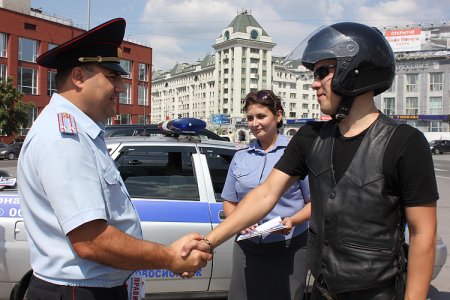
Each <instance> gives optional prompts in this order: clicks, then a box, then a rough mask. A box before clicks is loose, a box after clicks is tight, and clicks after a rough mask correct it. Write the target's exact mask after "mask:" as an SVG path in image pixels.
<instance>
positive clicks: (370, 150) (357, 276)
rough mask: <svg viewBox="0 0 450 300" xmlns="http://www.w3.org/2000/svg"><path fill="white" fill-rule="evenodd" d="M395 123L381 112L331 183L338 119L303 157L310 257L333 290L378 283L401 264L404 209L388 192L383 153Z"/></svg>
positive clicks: (312, 265)
mask: <svg viewBox="0 0 450 300" xmlns="http://www.w3.org/2000/svg"><path fill="white" fill-rule="evenodd" d="M396 128H397V124H396V123H395V122H394V121H393V120H391V119H390V118H388V117H386V116H385V115H383V114H381V113H380V116H379V118H378V119H377V120H376V121H375V122H374V123H373V124H372V125H371V127H370V128H369V129H368V132H367V133H366V135H365V137H364V138H363V140H362V142H361V144H360V146H359V148H358V150H357V152H356V154H355V156H354V158H353V160H352V161H351V163H350V165H349V166H348V168H347V170H346V172H345V174H344V175H343V176H342V178H340V179H339V182H337V183H335V179H334V176H333V165H332V163H333V162H332V153H333V145H334V137H335V136H336V135H335V134H336V130H338V128H337V125H336V124H333V123H328V124H326V125H325V126H324V127H323V128H322V129H321V131H320V133H319V136H318V137H317V138H316V140H315V141H314V143H313V146H312V149H311V152H310V155H309V157H308V159H307V164H308V168H309V174H308V175H309V184H310V187H311V199H312V202H311V203H312V214H311V219H310V230H309V236H308V263H309V267H310V269H311V272H312V273H313V275H314V277H315V278H317V276H318V275H319V274H320V273H322V274H323V276H324V278H325V281H326V284H327V286H328V289H329V290H330V291H331V292H333V293H341V292H346V291H352V290H361V289H366V288H371V287H375V286H380V285H382V284H383V283H386V282H388V281H390V280H392V279H393V278H394V277H395V276H396V275H397V274H398V273H399V271H400V269H402V268H403V265H404V254H403V251H402V242H403V236H404V223H405V222H404V213H403V208H402V207H401V205H400V199H399V197H395V196H390V195H387V194H386V190H385V179H384V175H383V157H384V153H385V150H386V146H387V144H388V142H389V140H390V138H391V136H392V134H393V133H394V131H395V129H396Z"/></svg>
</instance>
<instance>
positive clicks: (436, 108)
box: [428, 97, 442, 115]
mask: <svg viewBox="0 0 450 300" xmlns="http://www.w3.org/2000/svg"><path fill="white" fill-rule="evenodd" d="M428 112H429V114H430V115H440V114H442V97H430V105H429V109H428Z"/></svg>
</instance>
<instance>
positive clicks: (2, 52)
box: [0, 32, 8, 57]
mask: <svg viewBox="0 0 450 300" xmlns="http://www.w3.org/2000/svg"><path fill="white" fill-rule="evenodd" d="M6 44H7V36H6V33H3V32H0V57H6V49H7V48H8V47H7V45H6Z"/></svg>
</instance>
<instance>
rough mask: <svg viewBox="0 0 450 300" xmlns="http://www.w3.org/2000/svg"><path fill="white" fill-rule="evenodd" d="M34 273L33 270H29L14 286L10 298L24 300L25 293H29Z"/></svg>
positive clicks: (10, 299)
mask: <svg viewBox="0 0 450 300" xmlns="http://www.w3.org/2000/svg"><path fill="white" fill-rule="evenodd" d="M32 275H33V271H29V272H28V273H27V274H25V276H24V277H23V278H22V280H20V282H19V283H18V284H16V285H15V286H14V288H13V289H12V291H11V295H10V296H9V300H24V299H25V294H26V293H27V290H28V286H29V285H30V281H31V276H32Z"/></svg>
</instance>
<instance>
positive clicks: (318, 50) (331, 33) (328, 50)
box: [284, 26, 359, 71]
mask: <svg viewBox="0 0 450 300" xmlns="http://www.w3.org/2000/svg"><path fill="white" fill-rule="evenodd" d="M358 51H359V46H358V44H357V43H356V42H355V41H354V40H353V39H352V38H351V37H348V36H345V35H344V34H342V33H341V32H339V31H338V30H336V29H334V28H333V27H331V26H322V27H320V28H318V29H316V30H315V31H314V32H313V33H311V34H310V35H309V36H308V37H307V38H305V39H304V40H303V41H302V42H301V43H300V44H299V45H298V46H297V47H296V48H295V49H294V51H292V52H291V53H290V54H289V55H288V56H287V57H286V59H285V63H284V67H285V69H286V70H288V71H291V70H292V68H293V67H294V66H297V67H298V65H299V64H300V63H301V64H303V65H304V66H305V67H306V68H308V69H310V70H312V69H313V68H314V64H316V63H317V62H318V61H320V60H324V59H337V58H343V57H353V56H355V55H356V54H357V53H358Z"/></svg>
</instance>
